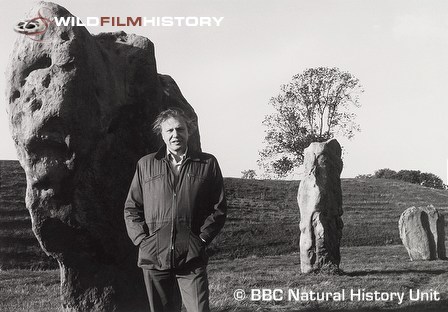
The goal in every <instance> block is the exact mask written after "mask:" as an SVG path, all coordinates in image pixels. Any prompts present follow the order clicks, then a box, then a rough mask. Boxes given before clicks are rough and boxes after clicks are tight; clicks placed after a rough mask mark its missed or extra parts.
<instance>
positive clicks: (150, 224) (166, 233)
mask: <svg viewBox="0 0 448 312" xmlns="http://www.w3.org/2000/svg"><path fill="white" fill-rule="evenodd" d="M176 180H177V184H175V181H176ZM226 211H227V207H226V200H225V196H224V186H223V178H222V174H221V170H220V168H219V165H218V162H217V160H216V158H215V157H214V156H213V155H210V154H206V153H199V152H188V153H187V157H186V159H185V160H184V162H183V164H182V166H181V168H180V173H179V176H178V178H177V179H175V175H174V172H173V171H172V169H171V165H170V162H169V160H168V158H167V157H166V147H162V148H161V149H160V150H159V151H158V152H157V153H154V154H149V155H147V156H145V157H143V158H141V159H140V160H139V161H138V164H137V169H136V172H135V175H134V178H133V180H132V183H131V186H130V189H129V194H128V197H127V199H126V203H125V208H124V218H125V222H126V228H127V231H128V235H129V237H130V238H131V240H132V242H133V243H134V244H135V245H139V257H138V266H140V267H142V268H146V269H158V270H166V269H171V268H178V267H181V266H183V265H185V264H187V263H192V261H195V262H201V263H204V264H206V263H207V260H208V259H207V254H206V252H205V245H206V244H208V243H210V242H211V241H212V240H213V238H214V237H215V236H216V235H217V234H218V232H219V231H220V230H221V228H222V227H223V225H224V221H225V219H226ZM201 238H202V239H203V240H204V241H205V243H204V242H203V241H202V239H201Z"/></svg>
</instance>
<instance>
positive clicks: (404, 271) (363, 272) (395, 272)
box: [343, 269, 448, 277]
mask: <svg viewBox="0 0 448 312" xmlns="http://www.w3.org/2000/svg"><path fill="white" fill-rule="evenodd" d="M447 272H448V270H414V269H409V270H371V271H352V272H344V274H343V275H347V276H350V277H355V276H367V275H374V274H381V275H383V274H384V275H387V274H410V273H425V274H433V275H438V274H443V273H447Z"/></svg>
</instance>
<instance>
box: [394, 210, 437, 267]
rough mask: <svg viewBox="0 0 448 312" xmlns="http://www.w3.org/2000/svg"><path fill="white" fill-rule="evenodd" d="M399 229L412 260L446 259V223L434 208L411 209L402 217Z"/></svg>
mask: <svg viewBox="0 0 448 312" xmlns="http://www.w3.org/2000/svg"><path fill="white" fill-rule="evenodd" d="M398 229H399V231H400V238H401V241H402V242H403V245H404V246H405V247H406V250H407V251H408V254H409V257H410V258H411V260H435V259H445V258H446V251H445V221H444V218H443V215H442V214H440V213H439V212H438V210H437V209H436V208H434V206H432V205H430V206H428V207H410V208H408V209H406V210H405V211H404V212H403V213H402V214H401V216H400V220H399V221H398Z"/></svg>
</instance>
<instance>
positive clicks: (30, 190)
mask: <svg viewBox="0 0 448 312" xmlns="http://www.w3.org/2000/svg"><path fill="white" fill-rule="evenodd" d="M41 8H45V9H44V10H41ZM39 10H41V13H42V14H44V15H45V17H51V16H58V17H61V16H65V17H68V16H72V15H71V14H70V13H69V12H68V11H67V10H66V9H64V8H62V7H60V6H58V5H56V4H53V3H46V2H40V3H39V4H37V6H36V7H34V8H33V9H32V10H31V11H30V14H29V16H28V18H33V17H36V16H38V13H37V12H39ZM6 81H7V88H6V89H7V91H6V96H7V101H8V106H7V111H8V114H9V121H10V128H11V132H12V137H13V139H14V142H15V144H16V149H17V153H18V157H19V160H20V163H21V165H22V167H23V168H24V170H25V173H26V177H27V192H26V206H27V208H28V209H29V211H30V214H31V217H32V224H33V231H34V233H35V235H36V237H37V238H38V240H39V242H40V244H41V246H42V248H43V250H44V251H45V252H46V253H47V254H48V255H51V256H52V257H54V258H56V259H57V261H58V262H59V265H60V269H61V279H62V281H61V294H62V302H63V310H64V311H147V309H148V306H147V298H146V294H145V287H144V282H143V278H142V277H141V271H140V269H138V268H137V265H136V263H137V260H136V256H137V255H136V252H137V250H136V248H135V247H134V246H133V245H132V244H131V242H130V240H129V238H128V237H127V234H126V230H125V225H124V221H123V205H124V201H125V199H126V194H127V192H128V188H129V184H130V182H131V179H132V176H133V173H134V170H135V164H136V162H137V160H138V159H139V158H140V157H142V156H143V155H145V154H147V153H150V152H153V151H156V150H157V149H158V148H159V146H160V145H161V143H162V142H161V140H159V139H158V138H157V137H156V136H155V135H153V134H152V130H151V128H152V127H151V124H152V122H153V121H154V119H155V116H156V115H157V114H158V113H159V112H160V111H161V110H163V109H166V108H168V107H172V106H176V107H180V108H182V109H184V110H185V111H186V113H187V114H188V115H189V116H190V117H191V118H192V119H194V120H197V118H196V114H195V113H194V110H193V109H192V107H191V106H190V105H189V104H188V103H187V101H186V100H185V99H184V97H183V96H182V94H181V92H180V90H179V88H178V87H177V85H176V83H175V82H174V80H173V79H171V78H170V77H169V76H164V75H159V74H158V73H157V68H156V61H155V57H154V47H153V44H152V42H151V41H150V40H148V39H147V38H144V37H140V36H136V35H128V34H126V33H124V32H117V33H102V34H99V35H91V34H90V33H89V32H88V31H87V30H86V29H85V28H84V27H81V26H76V27H72V26H61V27H58V26H55V25H54V24H51V25H49V28H48V29H47V31H46V32H45V34H43V35H41V36H39V38H38V39H36V38H31V37H30V36H26V35H22V34H17V41H16V43H15V46H14V49H13V51H12V54H11V56H10V60H9V68H8V70H7V73H6ZM190 141H191V144H190V148H192V149H200V140H199V134H198V132H196V133H195V134H194V135H193V137H192V138H191V140H190Z"/></svg>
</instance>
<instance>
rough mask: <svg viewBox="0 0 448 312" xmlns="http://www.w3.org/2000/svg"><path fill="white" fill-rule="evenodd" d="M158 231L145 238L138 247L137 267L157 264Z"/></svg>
mask: <svg viewBox="0 0 448 312" xmlns="http://www.w3.org/2000/svg"><path fill="white" fill-rule="evenodd" d="M159 230H160V229H157V230H156V231H154V232H153V233H152V234H151V235H149V236H147V237H145V238H144V239H143V240H142V242H141V243H140V246H139V251H138V266H139V267H142V266H154V267H156V266H157V267H158V266H159V265H160V264H159V260H158V259H159V257H158V256H159V246H158V239H157V236H158V232H159Z"/></svg>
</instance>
